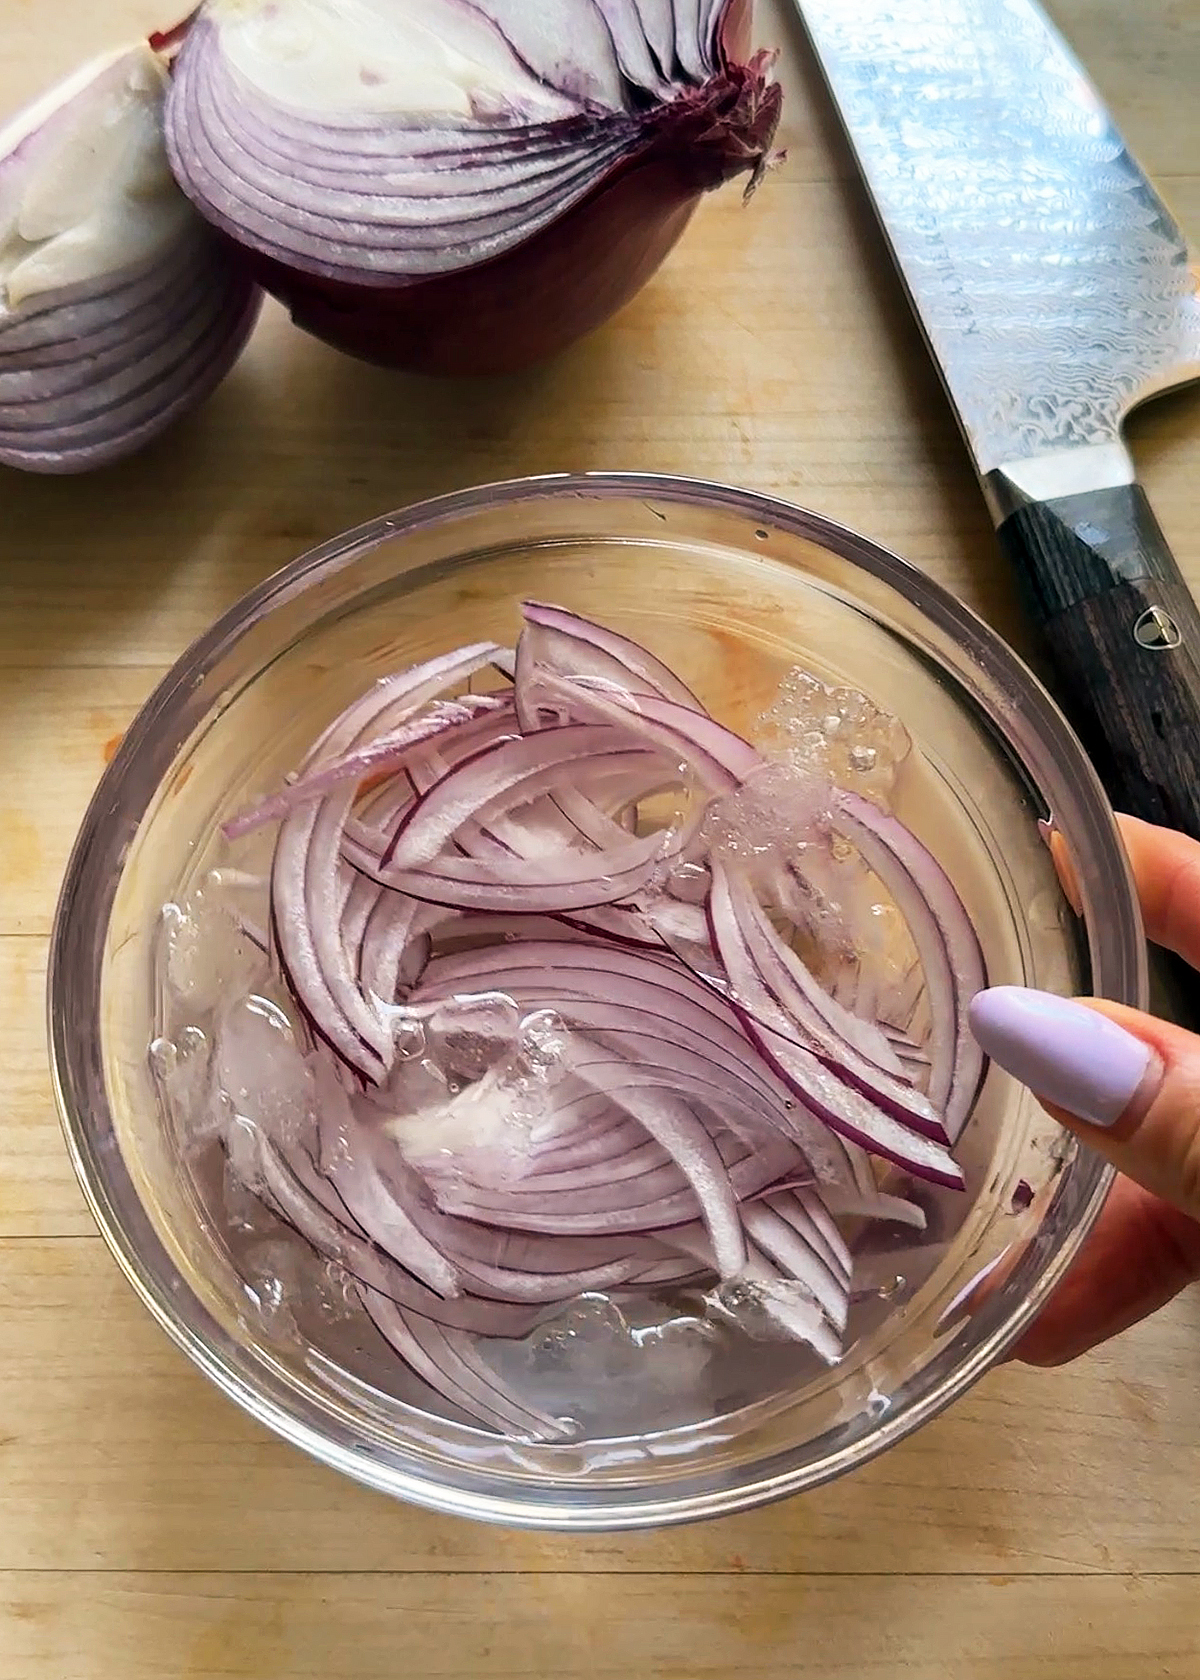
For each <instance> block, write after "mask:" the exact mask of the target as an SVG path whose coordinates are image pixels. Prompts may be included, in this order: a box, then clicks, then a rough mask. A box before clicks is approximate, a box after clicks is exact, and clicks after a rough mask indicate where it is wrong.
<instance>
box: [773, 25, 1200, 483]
mask: <svg viewBox="0 0 1200 1680" xmlns="http://www.w3.org/2000/svg"><path fill="white" fill-rule="evenodd" d="M800 5H801V10H802V12H803V13H804V16H805V19H806V21H807V24H808V28H809V30H810V33H811V34H812V37H813V40H814V42H815V44H816V46H817V48H818V51H819V53H820V56H821V58H822V61H823V63H824V66H825V71H826V75H827V77H828V79H829V82H830V85H831V87H832V90H833V93H834V97H835V99H836V100H837V103H838V105H839V107H840V109H841V113H842V118H843V121H844V122H845V124H846V127H847V129H848V130H849V132H850V135H851V138H852V140H853V143H854V146H855V150H856V152H857V154H858V158H859V163H860V166H861V167H862V170H863V174H864V176H865V177H866V180H867V184H868V186H869V188H870V190H871V193H872V196H873V197H874V199H875V202H876V205H877V207H878V209H879V212H880V215H881V217H882V219H883V221H884V223H885V225H886V228H887V232H888V237H889V239H890V241H891V244H892V247H893V250H894V252H895V255H896V258H897V260H898V262H899V264H900V267H901V268H902V270H903V271H904V275H905V278H906V281H907V284H908V287H909V290H910V292H911V294H912V296H913V299H914V302H915V303H916V306H917V309H918V312H919V314H920V316H921V319H922V322H923V324H924V327H925V331H926V333H927V335H928V337H929V339H930V342H931V344H932V347H933V350H934V352H935V354H936V356H937V358H938V360H939V362H940V363H941V366H942V370H943V373H944V375H945V378H946V382H947V385H948V386H949V388H950V391H951V395H952V396H953V398H954V402H955V404H956V406H957V408H958V411H959V415H960V417H961V419H962V422H963V425H964V427H965V429H966V431H967V433H968V436H969V438H970V441H971V445H972V449H973V451H974V453H975V457H976V461H977V464H978V466H979V468H980V471H981V472H988V471H990V470H992V469H993V468H995V467H998V466H1000V465H1002V464H1003V463H1007V462H1011V461H1014V460H1018V459H1023V458H1026V457H1028V456H1031V455H1040V454H1042V453H1044V452H1047V451H1050V450H1056V449H1062V448H1065V447H1070V446H1072V445H1077V444H1096V443H1108V442H1110V441H1111V440H1112V439H1114V438H1116V437H1117V436H1118V435H1119V432H1120V426H1121V421H1122V419H1123V418H1124V416H1125V415H1126V414H1127V413H1128V411H1129V409H1130V408H1131V407H1133V406H1134V404H1135V403H1137V402H1138V401H1140V400H1141V399H1142V398H1143V397H1146V396H1149V395H1151V394H1152V393H1153V392H1154V391H1157V390H1162V389H1164V388H1166V387H1167V386H1170V385H1174V384H1177V383H1181V382H1182V381H1184V380H1187V379H1189V378H1200V298H1198V297H1197V289H1196V280H1195V276H1194V275H1193V273H1192V271H1191V270H1190V268H1189V253H1188V250H1187V246H1186V242H1185V240H1184V238H1183V235H1182V234H1181V232H1180V230H1179V227H1178V226H1177V224H1176V223H1175V221H1174V219H1173V218H1172V217H1171V215H1170V213H1169V211H1168V210H1167V209H1166V207H1165V205H1164V204H1163V203H1162V201H1161V199H1160V198H1159V197H1158V194H1157V193H1156V192H1155V191H1154V189H1153V187H1152V186H1151V185H1150V184H1149V182H1148V181H1147V180H1146V178H1145V176H1144V175H1143V173H1142V171H1141V169H1140V168H1139V167H1138V165H1137V163H1136V162H1135V161H1134V160H1133V159H1132V158H1131V157H1130V156H1129V153H1128V151H1127V150H1126V148H1125V145H1124V142H1123V141H1122V139H1121V136H1120V135H1119V134H1118V132H1117V130H1116V129H1115V128H1114V126H1113V124H1112V122H1111V119H1110V118H1109V117H1108V115H1107V113H1106V111H1105V110H1104V107H1103V106H1102V105H1101V104H1100V101H1099V99H1098V97H1097V95H1096V93H1095V90H1094V89H1093V88H1092V86H1091V84H1090V83H1089V82H1088V81H1087V79H1086V77H1085V76H1084V75H1083V73H1082V71H1081V70H1080V68H1079V65H1078V64H1077V63H1076V61H1075V60H1074V59H1073V58H1072V56H1071V55H1070V53H1069V52H1067V51H1066V49H1065V48H1064V46H1063V44H1062V41H1061V39H1060V38H1059V37H1058V36H1057V35H1056V34H1055V33H1054V31H1053V30H1052V29H1051V28H1050V27H1049V26H1048V24H1047V23H1046V20H1045V18H1044V17H1043V16H1042V14H1041V12H1040V11H1039V10H1038V9H1037V7H1036V6H1034V5H1032V4H1030V0H800Z"/></svg>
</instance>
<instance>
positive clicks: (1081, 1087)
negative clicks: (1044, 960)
mask: <svg viewBox="0 0 1200 1680" xmlns="http://www.w3.org/2000/svg"><path fill="white" fill-rule="evenodd" d="M971 1031H972V1032H973V1033H974V1034H975V1037H976V1039H977V1040H978V1042H979V1044H980V1046H981V1048H982V1049H983V1050H985V1051H986V1052H987V1054H988V1055H989V1056H990V1057H991V1058H992V1060H993V1061H994V1062H998V1063H999V1064H1000V1066H1001V1067H1002V1068H1004V1069H1005V1070H1006V1071H1007V1072H1008V1073H1011V1074H1012V1076H1013V1078H1014V1079H1019V1080H1020V1081H1021V1083H1022V1085H1028V1087H1029V1089H1030V1090H1031V1091H1032V1092H1033V1093H1034V1095H1035V1096H1038V1097H1042V1098H1043V1099H1044V1100H1045V1101H1046V1102H1050V1103H1053V1104H1055V1106H1056V1107H1058V1108H1065V1109H1066V1110H1067V1112H1068V1113H1069V1114H1077V1115H1078V1116H1079V1118H1080V1119H1081V1120H1090V1121H1091V1123H1092V1124H1093V1125H1094V1126H1112V1125H1115V1124H1116V1122H1117V1121H1118V1120H1119V1119H1120V1118H1121V1116H1122V1114H1123V1113H1124V1112H1125V1110H1126V1109H1127V1108H1128V1107H1129V1104H1130V1102H1131V1100H1132V1098H1133V1096H1134V1094H1135V1093H1136V1091H1137V1089H1138V1087H1139V1086H1140V1085H1141V1083H1142V1081H1143V1079H1144V1078H1145V1077H1146V1073H1147V1070H1148V1069H1149V1067H1150V1064H1151V1060H1152V1058H1153V1054H1154V1053H1153V1051H1152V1050H1151V1049H1150V1048H1149V1046H1148V1045H1145V1044H1143V1043H1142V1041H1141V1039H1140V1038H1135V1037H1134V1036H1133V1034H1132V1033H1129V1032H1126V1031H1125V1028H1124V1027H1119V1026H1117V1024H1116V1022H1115V1021H1110V1020H1109V1019H1108V1017H1107V1016H1105V1015H1100V1014H1098V1013H1097V1011H1096V1010H1094V1009H1087V1008H1085V1007H1084V1005H1083V1004H1081V1003H1073V1002H1072V1001H1071V1000H1070V999H1069V998H1060V997H1053V996H1052V995H1051V994H1050V993H1049V992H1035V991H1032V990H1031V989H1030V988H1029V987H1027V986H994V987H993V988H992V989H991V991H987V992H980V993H979V994H978V995H977V996H976V997H975V999H974V1000H973V1002H972V1004H971Z"/></svg>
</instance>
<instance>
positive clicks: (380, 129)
mask: <svg viewBox="0 0 1200 1680" xmlns="http://www.w3.org/2000/svg"><path fill="white" fill-rule="evenodd" d="M747 14H748V7H747V6H746V4H745V0H721V3H720V4H713V3H711V0H704V3H703V5H701V4H698V3H697V4H685V3H683V0H681V3H680V6H679V7H678V9H677V10H676V11H672V8H671V7H669V6H664V5H663V4H662V3H661V0H644V3H643V0H536V3H534V0H470V3H468V0H386V3H385V0H239V3H238V4H236V5H234V4H230V3H228V0H210V4H208V5H207V6H205V7H204V8H203V10H202V11H201V13H200V15H199V16H198V18H197V19H196V20H195V22H194V23H193V24H192V26H191V28H190V29H189V30H188V31H187V34H186V36H185V38H184V39H183V41H182V43H181V46H180V50H179V54H178V62H177V68H176V72H175V76H174V79H173V85H172V89H171V97H170V101H169V107H168V116H167V137H168V144H169V147H170V154H171V162H172V167H173V169H174V172H175V175H176V177H177V179H178V180H179V182H180V184H181V185H182V186H183V189H184V191H185V192H186V193H187V194H188V196H189V197H190V198H191V199H192V200H193V202H194V203H195V204H196V206H197V207H198V208H199V210H200V211H201V213H202V214H203V215H204V216H205V217H206V218H207V219H208V220H209V221H211V222H213V223H214V224H215V225H216V226H217V227H219V228H220V229H221V230H222V231H223V232H224V233H226V234H227V235H229V236H230V238H231V239H232V240H233V241H235V242H236V243H237V244H238V245H240V246H241V248H242V250H243V252H244V253H245V255H246V259H247V261H248V263H249V264H250V266H251V267H252V268H253V269H254V271H255V273H256V274H257V276H258V277H259V279H260V280H261V281H262V282H263V283H264V284H265V285H266V286H267V287H268V289H269V290H271V291H274V292H275V293H276V294H277V295H278V296H279V297H281V298H282V299H283V301H284V302H285V303H286V304H287V305H288V306H289V308H290V309H291V311H292V314H293V316H294V318H295V319H296V320H297V321H298V322H299V323H300V325H302V326H304V327H306V328H307V329H308V330H310V331H313V332H315V333H316V334H317V336H318V337H322V338H325V339H327V340H328V341H329V342H331V343H335V344H337V345H339V346H340V347H341V348H343V349H348V350H350V351H351V352H352V353H354V354H358V355H366V356H367V357H369V358H370V359H373V360H378V361H384V362H391V363H393V364H397V365H405V366H410V367H418V368H424V369H426V370H440V371H454V372H457V371H474V372H484V371H496V370H498V369H502V368H506V367H512V366H516V365H519V364H521V363H523V362H526V361H529V360H534V359H537V358H539V357H541V356H545V355H547V354H549V353H551V352H552V351H554V350H555V349H557V348H559V347H560V346H562V345H564V344H566V343H568V342H570V340H571V339H572V338H574V337H577V336H578V335H579V334H580V333H581V332H584V331H587V330H588V329H589V328H591V327H592V326H595V325H597V324H598V323H599V322H600V321H601V320H603V319H604V318H605V317H606V316H607V315H609V314H610V313H611V312H612V311H613V309H615V308H617V307H619V306H620V304H621V303H623V302H625V301H626V299H627V298H629V297H630V296H632V295H633V293H634V292H635V291H636V290H637V289H638V287H639V286H640V285H641V284H642V283H643V282H644V280H645V279H647V278H648V277H649V275H650V274H651V273H652V272H653V270H654V269H655V268H656V267H657V266H658V263H659V262H660V261H661V260H662V258H663V256H664V255H665V254H666V252H667V251H668V250H669V249H670V247H671V246H672V245H673V244H674V242H675V240H676V239H677V238H678V236H679V234H680V233H681V232H682V230H683V227H684V226H685V225H686V223H687V220H688V219H689V217H690V215H691V212H692V209H693V208H694V206H695V204H696V202H697V200H698V198H699V196H700V195H701V194H702V193H703V192H704V191H705V190H707V189H709V188H711V187H714V186H717V185H719V184H720V183H721V182H723V181H725V180H727V179H729V178H731V177H732V176H734V175H737V174H740V173H745V172H749V173H750V176H751V181H752V182H753V181H754V180H756V179H757V178H758V176H759V174H760V173H761V172H762V169H763V167H764V165H765V161H766V159H767V156H768V154H769V151H770V146H771V141H772V137H773V134H774V130H775V126H776V123H777V120H778V114H779V104H780V94H779V89H778V87H777V86H775V85H774V84H773V83H772V82H771V81H770V80H769V70H770V59H769V58H768V57H767V55H759V56H758V57H757V58H755V59H753V60H752V61H751V62H750V63H749V64H740V63H738V62H736V61H735V55H736V54H738V53H741V52H744V50H745V46H746V40H745V37H746V33H747V30H746V19H747ZM664 58H665V60H666V62H664Z"/></svg>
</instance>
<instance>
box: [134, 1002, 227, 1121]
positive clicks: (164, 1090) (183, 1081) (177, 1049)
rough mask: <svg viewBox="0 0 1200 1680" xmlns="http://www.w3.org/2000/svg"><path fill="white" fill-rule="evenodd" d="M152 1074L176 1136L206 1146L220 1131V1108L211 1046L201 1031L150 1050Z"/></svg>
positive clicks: (185, 1033) (187, 1030) (162, 1042)
mask: <svg viewBox="0 0 1200 1680" xmlns="http://www.w3.org/2000/svg"><path fill="white" fill-rule="evenodd" d="M150 1071H151V1073H152V1074H153V1076H154V1081H155V1084H156V1085H157V1086H158V1090H159V1094H160V1096H161V1098H162V1104H163V1108H164V1109H165V1110H166V1113H167V1116H168V1118H169V1119H170V1121H171V1123H172V1125H173V1127H174V1129H175V1135H176V1136H177V1137H178V1138H179V1139H180V1141H181V1142H182V1143H184V1144H185V1145H186V1144H191V1143H203V1142H204V1141H206V1140H207V1139H209V1138H211V1137H212V1136H214V1135H215V1134H216V1133H217V1132H219V1131H220V1129H221V1118H222V1115H221V1107H220V1103H219V1100H218V1093H217V1092H216V1091H215V1090H214V1087H213V1081H212V1045H211V1043H210V1042H209V1039H208V1035H207V1034H206V1033H204V1032H203V1031H202V1030H201V1029H200V1028H199V1027H195V1026H187V1027H184V1028H183V1029H182V1030H181V1031H180V1032H178V1033H177V1034H176V1036H175V1037H174V1038H156V1039H155V1040H154V1041H153V1043H152V1044H151V1046H150Z"/></svg>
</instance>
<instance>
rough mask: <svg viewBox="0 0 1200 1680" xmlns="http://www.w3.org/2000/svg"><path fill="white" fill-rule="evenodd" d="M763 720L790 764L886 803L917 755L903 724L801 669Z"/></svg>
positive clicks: (858, 696)
mask: <svg viewBox="0 0 1200 1680" xmlns="http://www.w3.org/2000/svg"><path fill="white" fill-rule="evenodd" d="M762 721H763V725H764V727H765V729H766V730H767V732H768V733H769V735H770V736H771V737H772V738H773V741H774V742H777V743H778V747H779V750H781V752H782V754H783V756H784V758H785V759H786V760H787V761H788V763H790V764H792V765H794V766H795V767H797V768H798V769H806V770H809V771H811V772H813V773H814V774H816V775H818V776H824V777H828V779H829V780H831V781H833V782H835V783H836V784H837V785H838V786H839V787H846V788H853V789H854V790H855V791H856V792H858V793H866V794H870V795H871V796H872V797H873V798H875V799H877V800H878V801H879V802H880V803H881V804H884V805H886V804H887V803H888V801H889V799H890V797H891V794H892V790H893V788H894V786H895V782H896V776H897V774H898V772H899V770H900V768H901V766H902V765H903V763H904V761H905V760H906V759H907V757H908V756H909V753H910V752H911V751H912V739H911V737H910V735H909V733H908V731H907V730H906V729H905V727H904V725H903V724H902V723H901V722H900V721H899V719H897V718H894V717H892V716H891V715H890V713H888V712H885V711H883V710H882V709H881V708H880V707H879V706H877V705H876V704H875V702H874V701H873V700H871V699H869V698H868V696H867V695H865V694H863V693H861V692H860V691H859V690H858V689H856V688H838V687H833V686H831V685H830V684H828V683H823V682H821V681H820V680H819V679H818V678H817V677H814V676H813V675H811V673H810V672H808V671H804V670H801V669H799V668H797V669H795V670H793V671H791V672H790V673H789V675H788V676H787V677H786V678H785V679H784V681H783V683H782V684H781V685H780V689H779V693H778V695H777V696H776V699H775V701H774V703H773V704H772V705H771V706H770V708H769V709H768V710H767V711H766V712H765V713H764V714H763V719H762Z"/></svg>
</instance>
